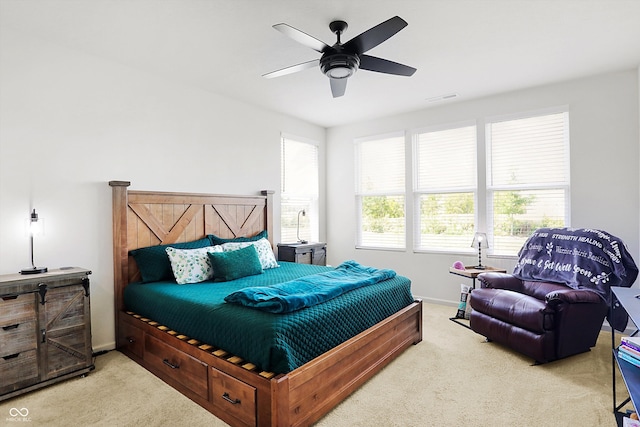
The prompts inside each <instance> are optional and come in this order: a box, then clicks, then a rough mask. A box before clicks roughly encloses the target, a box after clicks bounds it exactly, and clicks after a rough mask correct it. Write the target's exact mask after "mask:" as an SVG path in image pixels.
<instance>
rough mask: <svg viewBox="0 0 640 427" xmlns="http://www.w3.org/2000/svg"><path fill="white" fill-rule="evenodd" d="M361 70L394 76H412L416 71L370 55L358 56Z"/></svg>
mask: <svg viewBox="0 0 640 427" xmlns="http://www.w3.org/2000/svg"><path fill="white" fill-rule="evenodd" d="M359 68H360V69H361V70H367V71H375V72H377V73H385V74H395V75H398V76H412V75H413V73H415V72H416V69H415V68H413V67H409V66H408V65H403V64H399V63H397V62H393V61H389V60H388V59H382V58H378V57H375V56H370V55H360V67H359Z"/></svg>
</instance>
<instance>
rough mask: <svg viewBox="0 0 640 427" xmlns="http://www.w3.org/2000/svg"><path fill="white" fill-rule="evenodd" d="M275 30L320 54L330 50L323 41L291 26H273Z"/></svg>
mask: <svg viewBox="0 0 640 427" xmlns="http://www.w3.org/2000/svg"><path fill="white" fill-rule="evenodd" d="M273 28H275V29H276V30H278V31H280V32H281V33H282V34H284V35H285V36H287V37H289V38H292V39H293V40H295V41H297V42H298V43H300V44H303V45H305V46H307V47H310V48H311V49H313V50H315V51H318V52H320V53H324V52H325V51H326V50H327V49H329V48H330V46H329V45H327V44H326V43H325V42H323V41H322V40H318V39H317V38H315V37H313V36H310V35H309V34H307V33H305V32H303V31H300V30H298V29H297V28H293V27H292V26H291V25H287V24H276V25H274V26H273Z"/></svg>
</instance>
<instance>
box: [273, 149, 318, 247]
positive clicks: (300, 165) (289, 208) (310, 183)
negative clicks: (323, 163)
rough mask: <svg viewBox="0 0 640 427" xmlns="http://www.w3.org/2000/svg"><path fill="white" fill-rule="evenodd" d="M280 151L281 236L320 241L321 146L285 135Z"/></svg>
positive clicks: (286, 238)
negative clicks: (319, 185)
mask: <svg viewBox="0 0 640 427" xmlns="http://www.w3.org/2000/svg"><path fill="white" fill-rule="evenodd" d="M280 154H281V168H280V173H281V175H280V178H281V179H280V187H281V188H280V189H281V201H280V239H281V241H283V242H296V241H297V240H298V239H304V240H309V241H313V240H318V234H319V232H318V224H319V221H318V193H319V188H318V147H317V146H316V145H315V144H312V143H307V142H301V141H297V140H294V139H291V138H285V137H283V138H282V140H281V151H280ZM302 210H304V213H305V214H304V215H302V214H301V213H300V211H302Z"/></svg>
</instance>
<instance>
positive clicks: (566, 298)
mask: <svg viewBox="0 0 640 427" xmlns="http://www.w3.org/2000/svg"><path fill="white" fill-rule="evenodd" d="M545 301H546V302H547V304H549V305H552V306H555V305H558V304H560V303H566V304H579V303H591V304H601V303H603V302H604V301H603V300H602V298H600V295H598V294H597V293H595V292H593V291H590V290H588V289H570V288H569V289H558V290H555V291H552V292H549V293H548V294H547V295H546V297H545Z"/></svg>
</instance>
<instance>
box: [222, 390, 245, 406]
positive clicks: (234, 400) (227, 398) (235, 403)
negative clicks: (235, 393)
mask: <svg viewBox="0 0 640 427" xmlns="http://www.w3.org/2000/svg"><path fill="white" fill-rule="evenodd" d="M222 398H223V399H224V400H226V401H227V402H229V403H231V404H232V405H237V404H239V403H241V402H240V399H232V398H231V397H229V393H225V394H223V395H222Z"/></svg>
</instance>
